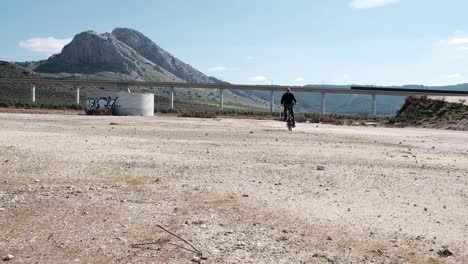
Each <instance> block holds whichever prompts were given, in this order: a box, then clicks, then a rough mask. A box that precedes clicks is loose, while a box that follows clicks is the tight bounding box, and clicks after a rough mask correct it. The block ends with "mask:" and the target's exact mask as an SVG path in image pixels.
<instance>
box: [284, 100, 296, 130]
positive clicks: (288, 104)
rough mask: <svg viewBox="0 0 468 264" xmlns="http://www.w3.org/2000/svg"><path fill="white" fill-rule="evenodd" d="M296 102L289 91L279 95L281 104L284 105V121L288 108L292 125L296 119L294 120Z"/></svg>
mask: <svg viewBox="0 0 468 264" xmlns="http://www.w3.org/2000/svg"><path fill="white" fill-rule="evenodd" d="M295 103H296V98H295V97H294V94H292V93H291V92H285V93H284V94H283V96H282V97H281V104H282V105H283V106H284V121H286V117H287V116H288V110H289V112H290V113H291V117H292V120H293V126H295V125H296V121H295V120H294V107H293V106H294V104H295Z"/></svg>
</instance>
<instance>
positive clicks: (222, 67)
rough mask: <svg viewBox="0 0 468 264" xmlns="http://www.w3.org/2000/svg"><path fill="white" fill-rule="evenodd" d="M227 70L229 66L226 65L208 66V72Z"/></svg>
mask: <svg viewBox="0 0 468 264" xmlns="http://www.w3.org/2000/svg"><path fill="white" fill-rule="evenodd" d="M227 70H228V68H227V67H224V66H214V67H210V68H208V72H225V71H227Z"/></svg>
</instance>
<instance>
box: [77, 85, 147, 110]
mask: <svg viewBox="0 0 468 264" xmlns="http://www.w3.org/2000/svg"><path fill="white" fill-rule="evenodd" d="M85 112H86V113H87V114H89V115H92V114H112V115H120V116H123V115H125V116H154V94H152V93H144V94H141V93H128V92H105V91H102V92H89V93H87V94H86V108H85Z"/></svg>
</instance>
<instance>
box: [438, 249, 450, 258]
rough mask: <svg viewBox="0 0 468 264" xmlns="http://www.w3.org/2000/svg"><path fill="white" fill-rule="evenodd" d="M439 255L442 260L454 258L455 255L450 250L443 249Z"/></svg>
mask: <svg viewBox="0 0 468 264" xmlns="http://www.w3.org/2000/svg"><path fill="white" fill-rule="evenodd" d="M437 255H439V257H441V258H446V257H450V256H453V253H452V252H451V251H450V250H449V249H448V248H443V249H441V250H439V251H437Z"/></svg>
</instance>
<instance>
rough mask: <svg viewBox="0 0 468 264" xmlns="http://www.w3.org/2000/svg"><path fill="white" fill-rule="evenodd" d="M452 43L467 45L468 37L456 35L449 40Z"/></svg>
mask: <svg viewBox="0 0 468 264" xmlns="http://www.w3.org/2000/svg"><path fill="white" fill-rule="evenodd" d="M448 44H450V45H465V44H468V37H454V38H451V39H449V40H448Z"/></svg>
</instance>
